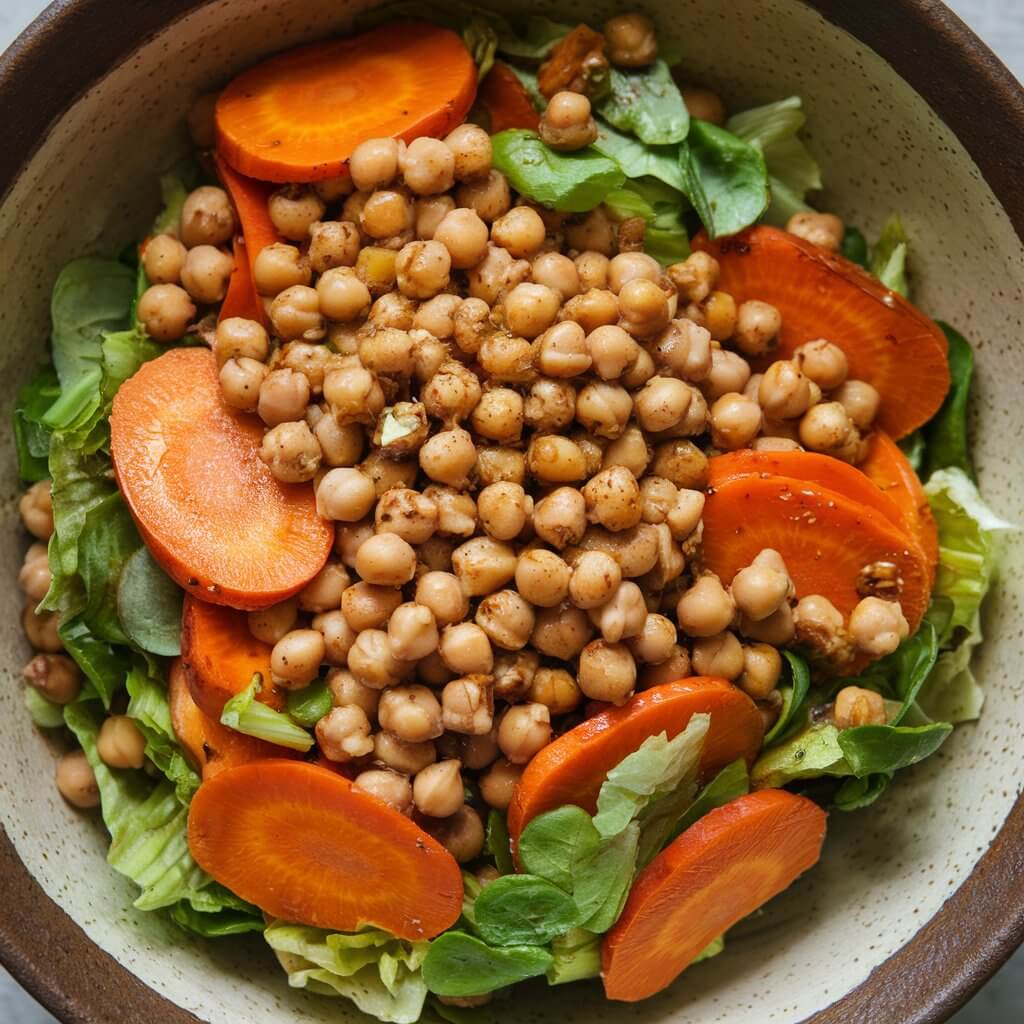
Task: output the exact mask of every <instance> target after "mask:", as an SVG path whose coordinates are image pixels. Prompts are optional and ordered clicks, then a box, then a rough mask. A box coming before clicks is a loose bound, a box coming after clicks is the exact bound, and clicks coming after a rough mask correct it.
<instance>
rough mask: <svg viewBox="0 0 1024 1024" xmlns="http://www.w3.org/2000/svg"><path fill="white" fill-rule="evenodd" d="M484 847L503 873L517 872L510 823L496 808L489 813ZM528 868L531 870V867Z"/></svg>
mask: <svg viewBox="0 0 1024 1024" xmlns="http://www.w3.org/2000/svg"><path fill="white" fill-rule="evenodd" d="M484 849H485V850H486V851H487V852H488V853H489V854H490V855H491V856H492V857H493V858H494V866H495V867H496V868H497V869H498V870H499V871H500V872H501V873H502V874H503V875H511V874H513V873H514V872H515V870H516V866H515V863H514V862H513V860H512V845H511V841H510V840H509V836H508V824H507V823H506V821H505V815H504V814H502V813H501V811H498V810H495V809H494V808H491V811H490V813H489V814H488V815H487V840H486V842H485V843H484ZM526 870H527V871H530V869H529V868H527V869H526ZM531 874H537V872H535V871H533V872H531ZM542 877H547V876H542Z"/></svg>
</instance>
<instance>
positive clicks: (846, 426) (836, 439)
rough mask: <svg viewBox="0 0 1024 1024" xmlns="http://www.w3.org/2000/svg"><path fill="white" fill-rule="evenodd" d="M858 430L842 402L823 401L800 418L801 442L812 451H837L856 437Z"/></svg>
mask: <svg viewBox="0 0 1024 1024" xmlns="http://www.w3.org/2000/svg"><path fill="white" fill-rule="evenodd" d="M856 430H857V428H856V427H855V426H854V425H853V421H852V420H851V419H850V416H849V414H848V413H847V411H846V409H845V408H844V407H843V405H842V404H841V403H840V402H822V403H819V404H818V405H814V406H812V407H811V408H810V409H808V410H807V412H806V413H805V414H804V416H803V418H802V419H801V420H800V442H801V444H803V446H804V447H805V448H809V449H810V450H811V451H815V452H829V453H831V452H836V451H837V450H839V449H842V448H843V447H844V446H845V445H846V444H848V443H849V441H850V440H851V438H856Z"/></svg>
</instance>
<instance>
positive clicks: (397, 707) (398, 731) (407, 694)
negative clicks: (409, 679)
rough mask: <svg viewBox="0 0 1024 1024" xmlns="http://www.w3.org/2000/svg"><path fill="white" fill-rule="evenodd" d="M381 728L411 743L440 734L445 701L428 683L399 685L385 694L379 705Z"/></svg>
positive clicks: (421, 741) (442, 729) (378, 714)
mask: <svg viewBox="0 0 1024 1024" xmlns="http://www.w3.org/2000/svg"><path fill="white" fill-rule="evenodd" d="M377 717H378V718H379V719H380V724H381V728H382V729H385V730H386V731H387V732H390V733H392V734H394V735H395V736H396V737H397V738H398V739H400V740H404V741H406V742H407V743H423V742H424V741H425V740H432V739H435V738H436V737H438V736H440V735H441V733H442V732H443V731H444V727H443V726H442V724H441V705H440V704H439V703H438V700H437V698H436V697H435V696H434V695H433V694H432V693H431V692H430V690H428V689H427V688H426V687H425V686H396V687H393V688H391V689H388V690H385V691H384V693H382V694H381V698H380V705H379V707H378V709H377Z"/></svg>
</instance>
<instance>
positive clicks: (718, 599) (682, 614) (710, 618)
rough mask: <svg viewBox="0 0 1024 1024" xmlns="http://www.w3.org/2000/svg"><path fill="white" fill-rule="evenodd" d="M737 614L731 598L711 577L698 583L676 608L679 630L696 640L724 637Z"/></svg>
mask: <svg viewBox="0 0 1024 1024" xmlns="http://www.w3.org/2000/svg"><path fill="white" fill-rule="evenodd" d="M735 612H736V608H735V605H734V604H733V600H732V597H730V596H729V593H728V591H727V590H726V589H725V588H724V587H723V586H722V584H721V582H720V581H719V579H718V577H717V576H715V575H713V574H711V573H708V574H707V575H706V576H701V577H700V578H699V579H697V580H696V581H695V582H694V584H693V586H692V587H690V589H689V590H687V591H686V592H685V593H684V594H683V595H682V597H680V599H679V604H678V606H677V608H676V615H677V616H678V618H679V628H680V629H682V631H683V632H684V633H686V634H688V635H689V636H695V637H707V636H714V635H715V634H716V633H721V632H722V631H723V630H725V629H726V628H727V627H728V626H729V624H730V623H731V622H732V619H733V615H734V614H735Z"/></svg>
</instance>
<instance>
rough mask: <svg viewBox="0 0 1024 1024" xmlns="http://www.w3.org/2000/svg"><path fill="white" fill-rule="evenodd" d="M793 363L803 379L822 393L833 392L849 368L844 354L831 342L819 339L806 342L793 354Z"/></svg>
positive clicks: (843, 379)
mask: <svg viewBox="0 0 1024 1024" xmlns="http://www.w3.org/2000/svg"><path fill="white" fill-rule="evenodd" d="M793 362H795V363H796V365H797V366H798V367H799V368H800V371H801V372H802V373H803V374H804V376H805V377H807V378H809V379H810V380H812V381H814V383H815V384H817V385H818V387H819V388H821V390H822V391H834V390H835V389H836V388H838V387H839V386H840V385H841V384H842V383H843V382H844V381H845V380H846V375H847V373H848V372H849V369H850V366H849V363H848V362H847V359H846V353H845V352H844V351H843V350H842V349H841V348H840V347H839V346H838V345H833V344H832V342H831V341H826V340H825V339H824V338H819V339H818V340H817V341H808V342H805V343H804V344H803V345H801V346H800V347H799V348H797V350H796V351H795V352H794V353H793Z"/></svg>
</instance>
